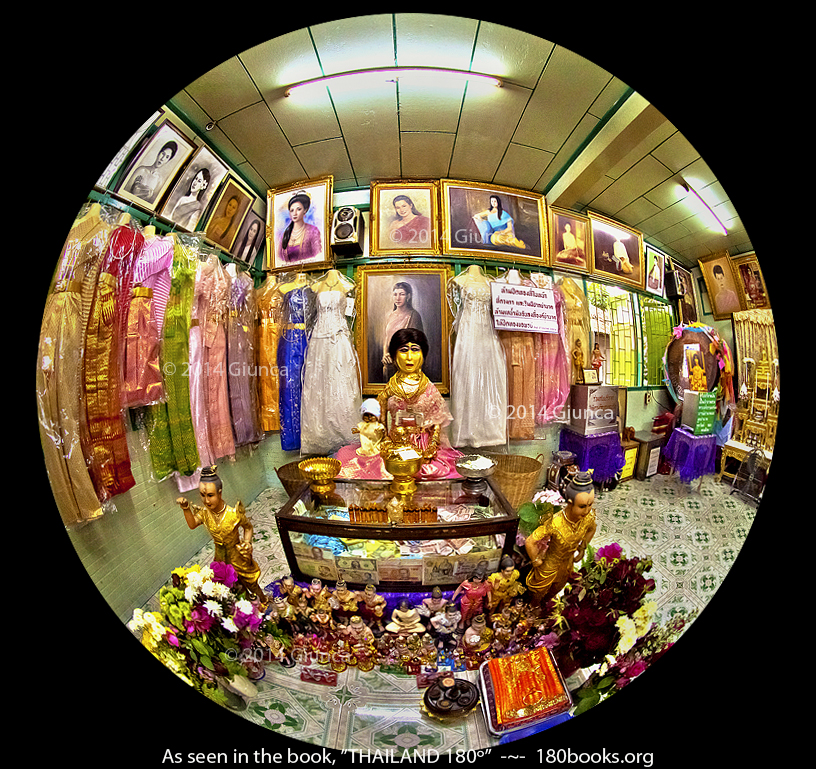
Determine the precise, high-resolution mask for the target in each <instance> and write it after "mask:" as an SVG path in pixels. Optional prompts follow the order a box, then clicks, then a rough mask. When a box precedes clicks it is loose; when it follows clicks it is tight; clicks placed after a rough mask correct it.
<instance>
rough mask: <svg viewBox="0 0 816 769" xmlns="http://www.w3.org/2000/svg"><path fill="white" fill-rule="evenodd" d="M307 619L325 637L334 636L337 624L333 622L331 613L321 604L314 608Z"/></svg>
mask: <svg viewBox="0 0 816 769" xmlns="http://www.w3.org/2000/svg"><path fill="white" fill-rule="evenodd" d="M309 620H310V621H311V623H312V625H313V626H314V629H315V631H316V632H317V633H321V634H322V635H324V636H325V637H326V638H331V637H333V636H334V633H335V630H336V628H337V626H336V625H335V624H334V619H332V615H331V614H330V613H329V612H328V610H327V609H326V608H324V607H323V606H321V607H320V608H318V609H315V611H314V612H313V613H312V614H311V615H310V616H309Z"/></svg>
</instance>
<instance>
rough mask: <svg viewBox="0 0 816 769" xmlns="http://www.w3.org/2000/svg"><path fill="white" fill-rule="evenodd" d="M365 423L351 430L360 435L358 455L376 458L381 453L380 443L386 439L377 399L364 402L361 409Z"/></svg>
mask: <svg viewBox="0 0 816 769" xmlns="http://www.w3.org/2000/svg"><path fill="white" fill-rule="evenodd" d="M360 410H361V412H362V415H363V421H362V422H358V423H357V427H353V428H352V429H351V432H352V433H358V434H359V435H360V448H359V449H357V454H359V455H360V456H361V457H374V456H377V455H378V454H379V453H380V443H381V442H382V440H383V438H385V425H384V424H383V423H382V422H380V404H379V402H378V401H377V399H376V398H368V399H366V400H364V401H363V405H362V407H361V409H360Z"/></svg>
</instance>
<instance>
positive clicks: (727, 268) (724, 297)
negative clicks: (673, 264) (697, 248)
mask: <svg viewBox="0 0 816 769" xmlns="http://www.w3.org/2000/svg"><path fill="white" fill-rule="evenodd" d="M697 264H698V265H699V266H700V272H701V273H702V274H703V280H704V281H705V287H706V291H707V292H708V299H709V301H710V303H711V314H712V315H713V316H714V320H727V319H728V318H730V317H731V316H732V315H733V314H734V313H735V312H738V311H739V310H741V309H742V304H741V300H740V294H739V285H738V284H739V280H738V277H737V273H736V271H735V269H734V263H733V262H732V261H731V258H730V257H729V255H728V251H718V252H717V253H716V254H709V255H708V256H704V257H701V258H700V259H698V260H697Z"/></svg>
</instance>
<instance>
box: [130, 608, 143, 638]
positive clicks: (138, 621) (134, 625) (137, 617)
mask: <svg viewBox="0 0 816 769" xmlns="http://www.w3.org/2000/svg"><path fill="white" fill-rule="evenodd" d="M144 624H145V620H144V612H143V611H142V610H141V609H134V610H133V619H131V620H130V622H128V623H127V626H128V628H129V629H130V630H131V631H133V632H135V631H136V630H140V629H141V628H143V627H144Z"/></svg>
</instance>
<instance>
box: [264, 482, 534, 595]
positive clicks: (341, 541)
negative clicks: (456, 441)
mask: <svg viewBox="0 0 816 769" xmlns="http://www.w3.org/2000/svg"><path fill="white" fill-rule="evenodd" d="M332 485H333V487H334V488H326V487H316V485H315V484H312V485H310V484H309V482H304V483H303V484H302V486H301V487H300V488H298V489H297V490H295V491H294V493H293V494H292V496H291V497H290V499H289V501H288V502H287V503H286V504H285V505H284V506H283V507H282V508H281V509H280V510H279V511H278V513H277V516H276V518H277V524H278V530H279V532H280V536H281V541H282V543H283V549H284V552H285V553H286V559H287V562H288V564H289V567H290V570H291V574H292V576H293V577H294V579H295V580H298V581H306V582H308V581H310V580H312V579H314V578H315V577H317V578H319V579H321V580H323V581H324V582H333V581H337V580H339V579H342V580H345V582H346V583H347V584H348V585H349V587H352V588H356V589H362V588H363V587H364V586H365V585H366V583H368V582H371V583H373V584H374V585H376V586H377V588H378V590H407V591H410V590H417V591H427V590H429V589H430V588H431V587H432V586H434V585H438V586H440V587H442V588H445V587H450V586H454V585H459V584H460V583H461V582H462V581H464V580H465V579H467V578H468V577H469V576H470V574H471V572H472V571H473V570H474V569H475V568H476V567H477V566H480V565H481V566H484V568H485V569H486V570H487V573H488V574H489V573H492V572H494V571H496V570H497V569H498V566H499V561H500V559H501V557H502V556H503V555H505V554H512V552H513V547H514V545H515V540H516V532H517V530H518V516H517V515H516V513H515V511H514V510H513V508H512V507H511V506H510V505H509V503H508V502H507V500H506V499H505V497H504V496H503V495H502V493H501V491H500V490H499V488H498V487H497V486H496V485H495V484H494V483H493V481H492V479H490V478H486V479H484V480H483V481H482V482H481V483H480V484H478V485H475V484H473V483H471V482H470V481H468V480H447V479H446V480H423V481H417V482H416V490H415V491H414V492H413V494H412V495H411V496H409V497H404V496H401V495H399V494H395V493H394V492H393V491H392V488H391V482H390V481H388V480H365V481H364V480H342V479H336V483H334V484H332ZM315 488H318V489H319V491H315V490H314V489H315ZM399 502H401V503H402V504H397V503H399Z"/></svg>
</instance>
